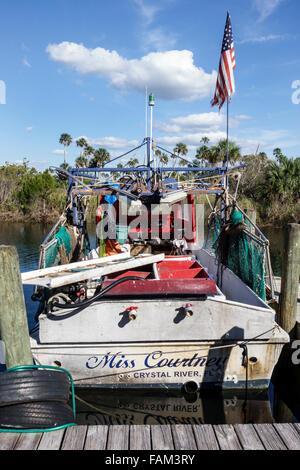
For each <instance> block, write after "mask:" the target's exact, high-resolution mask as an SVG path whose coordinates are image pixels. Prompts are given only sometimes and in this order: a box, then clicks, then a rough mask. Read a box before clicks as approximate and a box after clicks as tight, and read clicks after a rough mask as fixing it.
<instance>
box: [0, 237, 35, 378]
mask: <svg viewBox="0 0 300 470" xmlns="http://www.w3.org/2000/svg"><path fill="white" fill-rule="evenodd" d="M0 336H1V340H2V341H3V343H4V345H5V359H6V361H5V362H6V368H7V369H9V368H11V367H16V366H21V365H32V363H33V360H32V353H31V348H30V339H29V331H28V322H27V314H26V306H25V299H24V293H23V286H22V281H21V274H20V266H19V256H18V252H17V249H16V247H14V246H4V245H2V246H0Z"/></svg>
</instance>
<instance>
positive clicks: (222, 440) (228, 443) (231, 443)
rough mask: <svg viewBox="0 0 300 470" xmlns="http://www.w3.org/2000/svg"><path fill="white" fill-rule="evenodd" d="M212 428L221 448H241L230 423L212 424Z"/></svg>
mask: <svg viewBox="0 0 300 470" xmlns="http://www.w3.org/2000/svg"><path fill="white" fill-rule="evenodd" d="M214 430H215V433H216V436H217V440H218V443H219V446H220V448H221V450H241V449H242V446H241V444H240V442H239V440H238V437H237V435H236V432H235V430H234V427H233V425H232V424H218V425H215V426H214Z"/></svg>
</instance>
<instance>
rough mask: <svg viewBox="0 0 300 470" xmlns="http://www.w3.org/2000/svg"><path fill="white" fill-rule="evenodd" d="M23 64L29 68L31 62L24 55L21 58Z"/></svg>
mask: <svg viewBox="0 0 300 470" xmlns="http://www.w3.org/2000/svg"><path fill="white" fill-rule="evenodd" d="M23 64H24V65H25V66H26V67H28V68H31V64H30V63H29V62H28V60H27V59H26V57H24V59H23Z"/></svg>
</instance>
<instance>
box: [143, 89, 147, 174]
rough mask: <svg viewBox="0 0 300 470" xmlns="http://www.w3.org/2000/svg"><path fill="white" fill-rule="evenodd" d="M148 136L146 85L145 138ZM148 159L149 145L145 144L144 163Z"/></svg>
mask: <svg viewBox="0 0 300 470" xmlns="http://www.w3.org/2000/svg"><path fill="white" fill-rule="evenodd" d="M147 137H148V87H147V86H146V87H145V138H147ZM146 161H147V146H146V145H145V157H144V165H146Z"/></svg>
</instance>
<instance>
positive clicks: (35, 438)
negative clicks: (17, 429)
mask: <svg viewBox="0 0 300 470" xmlns="http://www.w3.org/2000/svg"><path fill="white" fill-rule="evenodd" d="M42 435H43V434H42V433H25V434H20V437H19V439H18V440H17V442H16V445H15V447H14V450H37V448H38V445H39V443H40V440H41V438H42Z"/></svg>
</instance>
